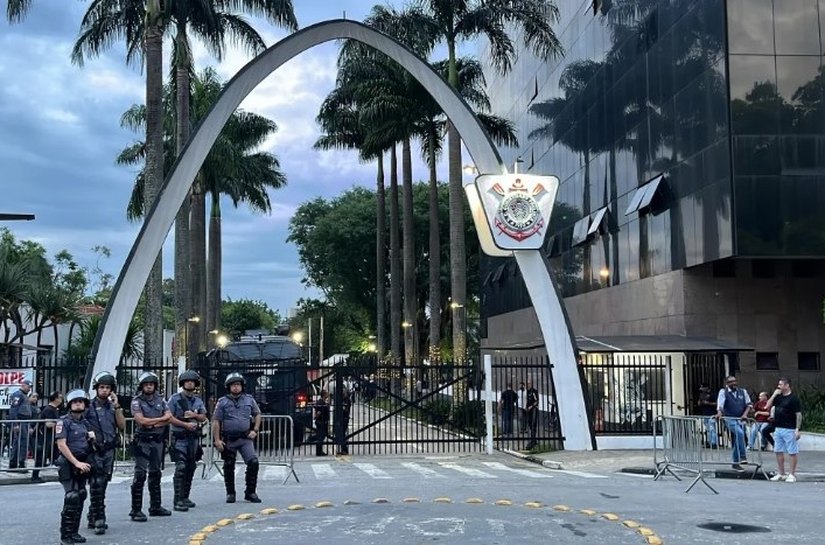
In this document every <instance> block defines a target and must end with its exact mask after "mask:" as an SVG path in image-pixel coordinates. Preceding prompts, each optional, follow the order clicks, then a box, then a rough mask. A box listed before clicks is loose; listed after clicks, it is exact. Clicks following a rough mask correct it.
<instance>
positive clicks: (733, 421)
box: [716, 375, 753, 471]
mask: <svg viewBox="0 0 825 545" xmlns="http://www.w3.org/2000/svg"><path fill="white" fill-rule="evenodd" d="M725 383H726V385H725V387H724V388H722V389H721V390H719V395H718V396H717V397H716V417H717V418H722V417H724V420H725V426H727V428H728V430H729V431H730V436H731V446H732V452H731V461H732V462H733V465H732V466H731V467H733V469H735V470H737V471H742V466H741V465H740V464H747V463H748V460H747V455H746V451H745V422H746V421H747V418H748V414H750V412H751V409H752V408H753V404H752V403H751V398H750V396H749V395H748V391H747V390H745V389H744V388H739V386H738V384H737V382H736V377H735V376H733V375H731V376H729V377H728V378H727V379H726V381H725Z"/></svg>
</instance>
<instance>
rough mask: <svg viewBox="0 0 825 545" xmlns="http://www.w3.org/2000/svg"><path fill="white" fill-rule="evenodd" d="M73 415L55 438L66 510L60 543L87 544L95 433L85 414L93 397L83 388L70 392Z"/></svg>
mask: <svg viewBox="0 0 825 545" xmlns="http://www.w3.org/2000/svg"><path fill="white" fill-rule="evenodd" d="M66 403H67V404H68V405H69V414H67V415H66V416H64V417H63V418H62V419H61V420H59V421H58V422H57V425H56V426H55V430H54V431H55V438H56V439H57V448H58V450H59V451H60V458H59V459H58V461H57V466H58V471H57V476H58V478H59V479H60V484H62V485H63V511H61V513H60V543H61V545H69V544H71V543H85V542H86V538H85V537H83V536H81V535H80V534H79V533H78V531H79V529H80V517H81V515H82V514H83V501H84V500H85V499H86V480H87V477H88V475H89V472H90V470H91V468H92V466H91V465H89V464H88V463H86V459H87V458H88V456H89V452H90V451H91V445H90V442H91V441H94V432H92V431H91V430H90V429H89V426H88V424H87V422H86V420H85V418H84V417H83V415H84V413H85V412H86V409H87V408H88V406H89V398H88V397H86V393H85V392H84V391H83V390H72V391H71V392H69V393H68V395H66Z"/></svg>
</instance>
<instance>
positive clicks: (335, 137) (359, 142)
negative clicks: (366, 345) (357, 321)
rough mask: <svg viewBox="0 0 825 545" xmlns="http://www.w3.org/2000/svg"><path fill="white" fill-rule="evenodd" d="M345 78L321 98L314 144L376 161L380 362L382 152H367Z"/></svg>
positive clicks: (379, 348) (382, 342)
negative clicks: (317, 130)
mask: <svg viewBox="0 0 825 545" xmlns="http://www.w3.org/2000/svg"><path fill="white" fill-rule="evenodd" d="M347 81H348V78H347V77H345V78H341V77H339V78H338V85H337V86H336V88H335V89H333V90H332V92H331V93H330V94H329V95H328V96H327V98H326V99H324V102H323V103H322V104H321V109H320V111H319V113H318V116H317V117H316V118H315V119H316V121H317V123H318V124H319V125H320V127H321V130H322V134H321V136H320V137H319V138H318V140H317V141H316V142H315V146H314V147H315V149H323V150H329V149H357V150H359V151H360V153H359V158H360V159H361V160H362V161H370V160H375V162H376V167H377V168H376V171H377V172H376V192H375V193H376V210H375V231H376V235H375V237H376V238H375V252H376V256H375V257H376V259H375V261H376V275H375V278H376V286H375V309H376V313H375V335H376V339H375V348H376V355H377V357H378V359H379V360H381V359H383V357H384V349H385V347H386V346H387V340H386V310H387V300H386V284H387V264H386V258H387V242H386V229H387V227H386V221H387V220H386V214H387V209H386V202H385V201H386V197H385V192H384V151H383V150H367V148H366V145H365V143H364V140H365V134H366V133H367V132H368V131H369V130H370V129H369V127H367V126H365V125H364V122H363V120H362V119H361V116H360V115H359V112H358V106H357V104H356V103H355V96H354V93H355V89H354V88H353V86H351V85H348V84H347V83H346V82H347Z"/></svg>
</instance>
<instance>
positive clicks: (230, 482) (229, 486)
mask: <svg viewBox="0 0 825 545" xmlns="http://www.w3.org/2000/svg"><path fill="white" fill-rule="evenodd" d="M223 484H224V486H226V503H235V464H234V462H233V463H231V464H230V463H228V462H224V463H223Z"/></svg>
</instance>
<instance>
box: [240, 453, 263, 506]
mask: <svg viewBox="0 0 825 545" xmlns="http://www.w3.org/2000/svg"><path fill="white" fill-rule="evenodd" d="M258 467H259V466H258V459H257V458H255V459H254V460H250V461H249V463H248V464H246V490H244V493H243V499H245V500H246V501H248V502H252V503H261V498H259V497H258V494H256V493H255V489H257V488H258Z"/></svg>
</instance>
